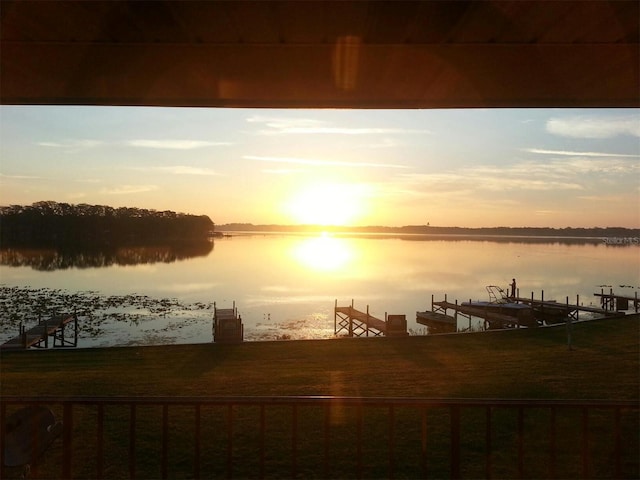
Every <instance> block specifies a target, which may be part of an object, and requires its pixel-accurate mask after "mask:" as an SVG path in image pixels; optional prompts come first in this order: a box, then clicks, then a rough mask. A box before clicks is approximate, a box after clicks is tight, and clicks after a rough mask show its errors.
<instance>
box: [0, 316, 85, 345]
mask: <svg viewBox="0 0 640 480" xmlns="http://www.w3.org/2000/svg"><path fill="white" fill-rule="evenodd" d="M72 322H73V326H74V331H73V338H72V339H69V338H67V337H65V327H66V326H67V325H68V324H70V323H72ZM49 337H53V347H54V348H61V347H77V346H78V316H77V315H75V314H61V315H54V316H52V317H50V318H48V319H45V320H40V321H39V322H38V324H37V325H35V326H33V327H31V328H29V329H27V328H26V327H24V326H20V333H19V334H18V335H17V336H15V337H13V338H12V339H11V340H9V341H7V342H5V343H3V344H2V345H0V349H2V350H26V349H28V348H30V347H36V348H49Z"/></svg>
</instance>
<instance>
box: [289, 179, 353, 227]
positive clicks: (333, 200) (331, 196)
mask: <svg viewBox="0 0 640 480" xmlns="http://www.w3.org/2000/svg"><path fill="white" fill-rule="evenodd" d="M364 197H365V192H364V187H363V186H359V185H350V184H337V183H327V184H316V185H312V186H309V187H307V188H305V189H304V190H301V191H300V192H298V194H297V195H295V196H294V197H293V198H291V200H289V202H288V205H287V209H288V213H289V215H290V216H291V218H292V219H293V220H294V221H296V222H297V223H301V224H305V225H350V224H353V223H354V222H355V221H357V219H358V217H360V216H362V215H363V214H364V206H365V201H364V200H365V198H364Z"/></svg>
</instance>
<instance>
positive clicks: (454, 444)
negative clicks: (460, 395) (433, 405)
mask: <svg viewBox="0 0 640 480" xmlns="http://www.w3.org/2000/svg"><path fill="white" fill-rule="evenodd" d="M449 411H450V415H451V478H452V479H458V478H460V406H459V405H452V406H451V407H450V410H449Z"/></svg>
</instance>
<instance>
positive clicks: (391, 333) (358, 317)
mask: <svg viewBox="0 0 640 480" xmlns="http://www.w3.org/2000/svg"><path fill="white" fill-rule="evenodd" d="M333 313H334V316H333V330H334V334H335V335H338V334H340V333H342V334H344V335H345V336H347V337H363V336H365V337H368V336H374V337H379V336H387V337H397V336H406V335H409V333H408V332H407V318H406V316H405V315H387V314H386V313H385V314H384V316H385V319H384V320H381V319H379V318H376V317H374V316H373V315H370V314H369V305H367V311H366V312H362V311H360V310H356V309H355V308H354V306H353V300H351V305H349V306H346V307H339V306H338V300H336V303H335V307H334V311H333Z"/></svg>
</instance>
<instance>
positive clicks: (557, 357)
mask: <svg viewBox="0 0 640 480" xmlns="http://www.w3.org/2000/svg"><path fill="white" fill-rule="evenodd" d="M639 327H640V315H633V316H627V317H626V318H619V319H605V320H597V321H591V322H583V323H579V324H575V325H574V326H573V332H572V344H573V348H572V349H569V348H568V345H567V330H566V328H565V327H553V328H539V329H521V330H511V331H499V332H482V333H473V334H461V335H442V336H431V337H406V338H369V339H364V338H360V339H339V340H338V339H336V340H314V341H311V340H310V341H281V342H247V343H244V344H239V345H216V344H210V343H209V344H199V345H171V346H162V347H127V348H105V349H76V350H55V351H53V350H47V351H26V352H3V353H2V358H1V360H2V363H1V373H0V381H1V385H2V395H38V396H47V395H50V396H64V397H66V396H74V395H80V396H82V395H93V396H120V395H125V396H143V397H145V396H146V397H152V396H165V395H169V396H257V395H336V396H384V397H405V396H408V397H430V398H443V397H452V398H533V399H611V400H638V399H639V393H640V374H639V372H640V365H639V361H640V348H639V346H640V341H639V332H640V328H639ZM56 408H57V407H56ZM56 408H54V412H55V413H57V415H58V416H59V415H60V412H59V408H58V409H56ZM313 408H314V407H311V408H310V410H308V411H307V410H305V412H304V414H303V413H301V414H300V418H299V420H298V428H299V430H300V434H299V435H300V439H301V444H300V445H299V446H298V448H299V459H300V460H299V465H298V472H299V475H300V476H301V477H305V478H306V477H308V478H323V477H324V476H332V477H335V478H346V477H350V476H354V475H355V473H354V472H357V465H356V464H355V456H354V451H353V448H354V447H353V445H354V444H355V443H354V442H355V438H356V437H357V436H358V435H362V438H363V439H364V440H363V446H362V449H363V453H362V456H363V467H362V470H361V471H360V472H359V473H358V474H357V475H355V476H362V477H364V478H368V477H378V478H384V477H386V476H388V474H389V470H388V461H387V459H388V458H389V456H388V454H387V453H386V451H385V450H384V445H385V441H386V440H385V439H386V438H387V435H388V428H389V427H388V425H389V423H388V422H389V420H388V416H387V411H386V410H384V409H382V410H380V411H373V412H370V411H367V412H366V416H365V418H364V423H362V424H360V426H358V425H359V423H358V422H361V421H362V420H359V417H358V413H357V411H356V410H350V411H344V410H340V409H338V410H337V411H332V413H331V428H332V437H331V438H332V440H331V444H330V447H329V448H330V454H331V464H330V470H329V471H328V472H323V471H322V470H318V468H317V465H318V464H320V465H321V464H322V455H323V453H322V452H323V451H324V449H325V445H324V444H323V440H322V434H321V432H322V431H323V428H324V427H323V418H324V413H323V412H322V410H321V409H317V408H316V409H315V410H314V409H313ZM230 412H231V411H230V410H227V409H226V408H221V407H216V408H211V409H206V410H205V409H203V412H202V435H203V438H205V439H207V442H206V445H203V451H202V453H201V455H202V459H203V460H202V470H203V475H205V476H209V477H218V476H228V475H229V471H228V470H227V468H229V467H228V466H229V462H230V461H232V462H233V465H234V470H233V472H234V476H237V477H245V476H248V477H251V476H255V475H256V472H257V471H258V468H259V467H258V457H257V456H256V449H255V445H256V441H257V440H256V438H257V437H256V435H257V433H256V425H257V424H258V423H259V414H260V412H259V410H258V409H257V407H251V408H246V409H244V410H241V409H237V410H234V412H233V414H232V415H233V418H234V427H233V432H234V443H233V445H234V447H233V450H232V452H231V453H229V451H228V450H227V449H226V447H225V446H226V445H227V441H228V439H227V436H226V434H225V431H226V430H225V429H226V425H227V421H228V420H229V415H231V413H230ZM73 415H74V417H73V418H74V420H73V425H74V448H77V449H78V451H77V452H76V453H74V467H73V471H74V475H75V476H77V477H78V478H88V477H92V476H95V471H96V470H95V469H96V464H95V463H94V461H93V460H92V458H93V455H94V452H95V438H96V426H95V425H96V423H95V419H96V412H95V409H93V407H76V408H75V409H74V414H73ZM105 415H106V416H107V418H108V423H107V425H106V427H105V432H104V435H105V456H106V458H107V459H108V461H109V467H108V470H107V471H105V476H107V477H111V478H126V477H127V476H128V466H127V465H128V464H127V461H128V460H127V458H128V452H129V443H128V438H129V437H128V431H129V430H128V429H129V427H128V426H127V425H128V419H129V410H128V408H126V406H125V407H109V408H108V409H107V412H106V413H105ZM161 415H162V412H161V410H159V407H144V408H143V407H140V408H139V410H138V414H137V427H136V428H137V432H138V433H137V440H136V449H137V452H138V454H137V460H136V463H137V465H136V468H137V476H138V478H158V477H159V476H160V471H159V466H158V452H159V451H160V447H161V446H160V440H159V439H160V438H161V437H162V434H161V430H160V423H159V418H161ZM335 415H337V416H335ZM484 415H485V414H484V411H477V412H467V413H465V414H464V416H463V420H462V421H463V432H462V438H463V445H462V448H463V449H464V452H465V453H464V455H463V458H462V462H463V465H462V474H463V476H464V477H467V478H477V477H479V476H483V474H484V470H483V468H484V467H483V465H484V463H483V462H484V460H483V458H484V457H483V455H484V453H483V447H482V445H484V439H483V435H484V433H482V432H483V431H484V422H485V419H484ZM629 415H630V416H629ZM334 416H335V417H334ZM558 416H559V417H558V422H560V426H559V427H558V438H557V444H558V445H560V446H562V448H564V447H566V449H565V450H562V451H561V452H560V453H559V454H558V465H559V468H560V470H559V472H558V475H559V476H560V477H562V478H577V477H580V476H581V475H582V470H581V460H580V458H581V457H580V448H576V447H575V446H576V445H580V442H581V432H582V430H581V427H580V424H581V423H580V422H581V420H580V412H574V413H570V412H569V413H566V414H565V413H559V414H558ZM637 417H638V415H637V412H636V413H631V414H626V413H625V414H624V416H623V418H622V432H621V434H622V445H623V446H624V448H625V449H626V450H625V453H624V456H623V467H622V470H623V472H624V476H625V477H629V478H632V477H634V476H637V474H638V456H637V449H638V418H637ZM425 418H426V417H424V418H423V419H422V420H421V419H420V412H416V411H411V410H410V409H409V410H407V411H404V410H398V411H396V413H395V416H394V422H395V423H394V429H395V431H396V432H397V433H396V435H397V437H396V450H395V455H396V460H395V461H396V463H397V468H398V469H397V471H396V472H395V475H397V476H398V477H405V478H414V477H415V476H419V475H421V470H420V463H421V461H422V460H421V458H420V453H419V452H420V444H421V433H420V432H421V426H420V425H421V422H424V421H425ZM193 421H194V412H193V410H192V409H189V408H186V407H185V408H177V409H175V410H174V409H172V410H171V413H170V416H169V424H170V426H169V428H170V431H171V440H170V447H171V448H170V456H169V470H170V476H171V477H173V478H192V463H191V459H192V458H193V448H194V446H193V430H192V426H193ZM291 421H292V420H291V412H290V411H287V410H286V409H283V408H281V407H275V408H270V409H269V410H268V412H267V416H266V422H267V433H268V435H269V439H270V440H269V441H268V442H267V446H266V453H265V456H266V471H265V472H264V474H265V477H275V478H282V477H288V476H289V475H290V472H291V470H290V466H289V465H290V464H289V463H288V461H289V460H288V459H289V458H290V445H291V437H290V435H291ZM449 421H450V418H449V413H448V412H447V411H443V412H430V413H429V417H428V431H429V437H428V439H427V443H426V444H424V443H423V445H424V446H425V447H426V448H427V452H428V454H427V456H428V462H429V472H430V476H432V477H435V478H440V477H447V476H449V475H450V471H449V470H448V468H449V463H448V458H449V457H448V451H447V449H446V444H447V441H448V440H447V438H448V435H449V434H450V430H449ZM613 421H614V419H613V417H612V413H611V412H596V414H595V415H591V416H590V418H589V431H590V444H589V445H590V452H591V453H592V457H590V460H589V462H590V467H589V468H591V471H590V473H592V474H593V475H595V476H599V477H605V478H612V477H613V474H612V472H613V470H612V468H611V462H612V460H611V457H610V450H611V445H612V438H611V435H610V432H611V425H613ZM516 422H517V416H516V413H515V412H496V413H495V414H494V418H493V425H494V427H493V428H494V429H495V431H496V433H495V436H494V439H493V449H494V450H495V454H494V457H493V468H494V475H493V476H494V477H496V478H513V477H515V476H517V475H518V472H517V470H514V469H515V468H516V467H515V465H517V463H518V462H517V459H516V457H515V456H516V455H517V454H516V453H514V452H515V445H516V444H517V442H518V441H519V440H518V437H517V436H516V435H517V433H516V432H517V428H516ZM563 422H564V423H563ZM562 425H565V426H564V427H562ZM525 426H526V428H527V432H529V433H527V437H526V438H525V439H524V441H525V444H526V445H532V446H536V447H540V448H533V449H527V450H526V459H525V464H526V476H529V477H535V478H541V477H545V475H546V474H547V473H548V467H547V464H548V460H549V457H548V449H547V447H544V446H542V447H541V445H545V442H547V441H548V436H549V433H548V432H549V412H548V411H544V409H541V410H540V411H534V412H531V413H528V414H527V417H526V418H525ZM360 429H362V431H361V432H360ZM498 432H501V433H498ZM605 432H608V433H605ZM60 448H61V447H60V443H58V444H57V446H56V447H55V448H54V452H56V450H55V449H57V452H56V453H55V454H54V455H52V456H51V458H47V459H46V461H44V462H43V464H42V465H41V466H40V471H39V472H38V473H39V477H38V478H55V477H56V475H57V473H56V472H59V471H60V470H59V463H58V464H56V456H57V458H58V459H59V458H60ZM425 458H426V457H425ZM305 462H308V463H305ZM18 473H19V472H18ZM325 474H327V475H325ZM7 478H9V476H7Z"/></svg>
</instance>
